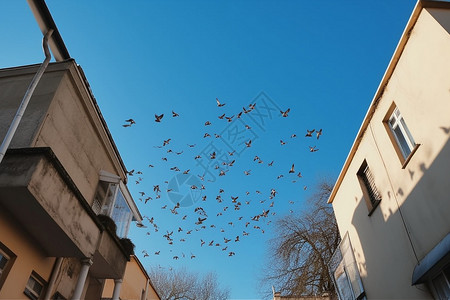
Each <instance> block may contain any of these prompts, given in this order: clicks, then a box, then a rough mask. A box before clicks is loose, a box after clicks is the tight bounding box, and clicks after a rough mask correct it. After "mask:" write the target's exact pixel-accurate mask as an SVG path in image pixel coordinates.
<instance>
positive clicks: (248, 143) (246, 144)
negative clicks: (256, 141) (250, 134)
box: [244, 140, 252, 147]
mask: <svg viewBox="0 0 450 300" xmlns="http://www.w3.org/2000/svg"><path fill="white" fill-rule="evenodd" d="M244 143H245V146H247V147H251V146H252V140H249V141H248V142H244Z"/></svg>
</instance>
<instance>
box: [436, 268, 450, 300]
mask: <svg viewBox="0 0 450 300" xmlns="http://www.w3.org/2000/svg"><path fill="white" fill-rule="evenodd" d="M433 285H434V288H435V289H436V293H437V294H438V296H439V299H450V287H449V282H448V281H447V279H446V278H445V275H444V273H440V274H439V275H438V276H437V277H436V278H434V279H433Z"/></svg>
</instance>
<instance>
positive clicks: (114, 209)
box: [92, 180, 133, 237]
mask: <svg viewBox="0 0 450 300" xmlns="http://www.w3.org/2000/svg"><path fill="white" fill-rule="evenodd" d="M92 209H93V210H94V212H95V213H97V214H102V215H106V216H108V217H110V218H111V219H113V220H114V223H115V224H116V227H117V231H116V234H117V236H118V237H126V236H127V234H128V230H129V227H130V223H131V220H132V219H133V213H132V211H131V209H130V207H129V205H128V202H127V200H126V199H125V197H124V195H123V193H122V190H121V187H120V184H118V183H111V182H106V181H103V180H100V181H99V184H98V187H97V191H96V193H95V196H94V202H93V204H92Z"/></svg>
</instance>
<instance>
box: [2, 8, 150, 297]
mask: <svg viewBox="0 0 450 300" xmlns="http://www.w3.org/2000/svg"><path fill="white" fill-rule="evenodd" d="M29 4H30V7H31V8H32V10H33V12H34V13H35V16H36V19H37V20H38V23H39V25H40V27H41V29H42V31H43V33H45V32H46V31H47V30H48V29H49V27H53V28H52V30H54V34H53V36H52V38H51V40H50V46H51V48H52V53H53V54H54V55H55V58H56V60H57V61H56V62H54V63H51V64H49V65H48V67H47V68H46V70H45V72H44V73H43V76H42V77H41V78H40V79H39V83H38V85H37V87H36V89H35V90H34V92H33V93H32V97H31V100H30V102H29V105H28V107H27V109H26V110H25V113H24V115H23V117H22V120H21V122H20V124H19V126H18V128H17V131H16V132H15V135H14V137H13V138H12V140H11V143H10V144H9V147H8V151H7V152H6V154H5V156H4V157H3V160H2V161H1V162H0V299H96V300H98V299H101V298H102V295H103V294H104V293H105V291H106V290H107V289H109V287H110V285H109V283H107V282H109V281H111V280H112V282H113V283H114V284H113V285H112V289H113V294H112V295H111V297H110V298H112V299H119V297H120V295H121V294H120V293H121V288H122V286H125V288H124V291H123V292H125V293H126V291H127V290H129V288H128V287H127V284H125V285H124V282H139V284H141V290H140V291H139V295H138V297H136V298H134V296H133V297H132V298H126V297H125V298H123V297H122V298H121V299H140V300H144V299H159V297H158V296H157V294H156V293H155V292H154V290H153V287H152V286H151V284H150V283H149V278H148V275H146V273H145V271H144V270H143V269H142V270H141V273H139V272H137V273H136V272H134V273H133V272H131V273H129V274H128V273H127V272H126V271H127V270H128V266H130V263H131V265H134V264H138V265H139V266H141V265H140V264H139V263H138V261H137V259H136V258H135V257H133V256H131V257H130V255H131V254H132V253H133V247H134V245H132V243H131V241H130V240H129V239H127V234H128V230H129V228H130V226H131V224H133V222H138V223H139V222H141V221H142V216H141V215H140V213H139V210H138V208H137V206H136V204H135V202H134V201H133V199H132V197H131V195H130V192H129V191H128V188H127V186H126V183H127V171H126V168H125V165H124V163H123V161H122V159H121V157H120V154H119V152H118V150H117V148H116V146H115V144H114V141H113V139H112V137H111V134H110V132H109V130H108V127H107V125H106V123H105V121H104V119H103V117H102V115H101V112H100V110H99V108H98V106H97V103H96V100H95V98H94V96H93V94H92V92H91V90H90V88H89V84H88V81H87V79H86V78H85V76H84V73H83V71H82V69H81V67H80V66H78V65H77V64H76V62H75V61H74V60H73V59H71V58H70V57H68V52H67V50H66V49H65V46H64V45H63V43H62V39H61V37H60V36H59V33H58V32H57V29H56V26H55V25H54V22H53V20H52V18H51V16H50V13H49V12H48V9H47V7H46V5H45V2H44V1H41V0H29ZM39 68H40V65H29V66H21V67H13V68H8V69H2V70H0V137H1V138H2V139H3V137H4V136H5V135H6V134H7V131H8V128H9V127H10V124H11V123H12V122H13V119H14V117H15V114H16V111H17V110H18V107H19V105H20V103H21V101H22V99H23V97H24V95H25V94H26V91H27V90H28V89H29V85H30V82H31V81H32V78H33V77H34V76H35V74H36V73H37V72H38V70H39ZM141 267H142V266H141ZM142 272H144V273H142ZM142 274H144V275H145V276H144V275H142ZM142 277H145V278H144V280H141V279H142ZM142 290H144V291H145V294H142V292H141V291H142Z"/></svg>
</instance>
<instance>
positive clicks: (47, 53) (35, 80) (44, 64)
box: [0, 29, 53, 163]
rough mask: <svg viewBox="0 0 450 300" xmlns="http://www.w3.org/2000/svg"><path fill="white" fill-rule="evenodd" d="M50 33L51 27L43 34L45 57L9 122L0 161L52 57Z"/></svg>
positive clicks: (0, 150)
mask: <svg viewBox="0 0 450 300" xmlns="http://www.w3.org/2000/svg"><path fill="white" fill-rule="evenodd" d="M52 33H53V29H49V30H48V31H47V33H46V34H45V35H44V38H43V39H42V48H44V53H45V59H44V61H43V62H42V64H41V66H40V67H39V70H38V71H37V73H36V75H34V77H33V80H31V83H30V85H29V86H28V89H27V91H26V93H25V95H24V96H23V99H22V103H20V106H19V109H18V110H17V113H16V115H15V117H14V119H13V121H12V122H11V125H10V126H9V129H8V132H7V133H6V136H5V138H4V139H3V142H2V145H1V146H0V163H1V162H2V160H3V157H4V156H5V154H6V150H8V147H9V144H10V143H11V140H12V138H13V137H14V134H15V133H16V130H17V127H18V126H19V123H20V121H21V120H22V116H23V114H24V112H25V109H26V108H27V105H28V102H30V99H31V96H32V95H33V92H34V89H35V88H36V86H37V84H38V83H39V81H40V79H41V77H42V74H44V71H45V69H46V68H47V66H48V64H49V62H50V59H51V58H52V56H51V54H50V50H49V49H48V38H49V37H50V36H51V35H52Z"/></svg>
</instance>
